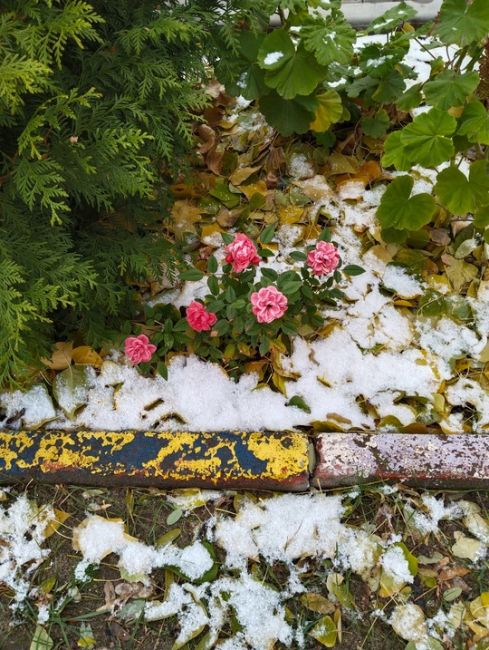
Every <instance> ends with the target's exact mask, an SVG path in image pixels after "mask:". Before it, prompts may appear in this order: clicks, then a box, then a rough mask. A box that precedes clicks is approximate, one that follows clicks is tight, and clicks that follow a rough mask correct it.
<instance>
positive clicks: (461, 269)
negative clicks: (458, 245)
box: [441, 255, 478, 291]
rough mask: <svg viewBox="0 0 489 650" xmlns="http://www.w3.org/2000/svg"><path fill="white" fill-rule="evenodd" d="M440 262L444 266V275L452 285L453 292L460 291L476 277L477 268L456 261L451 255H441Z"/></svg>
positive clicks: (461, 261)
mask: <svg viewBox="0 0 489 650" xmlns="http://www.w3.org/2000/svg"><path fill="white" fill-rule="evenodd" d="M441 259H442V262H443V264H444V265H445V273H446V274H447V277H448V279H449V280H450V282H451V283H452V286H453V288H454V289H455V291H460V289H461V288H462V287H463V286H464V284H466V283H467V282H470V281H471V280H473V279H474V278H476V277H477V275H478V270H477V267H476V266H474V265H473V264H469V263H468V262H464V261H463V260H457V259H456V258H455V257H452V256H451V255H442V256H441Z"/></svg>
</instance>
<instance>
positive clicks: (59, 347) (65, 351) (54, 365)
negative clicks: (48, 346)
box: [41, 341, 73, 370]
mask: <svg viewBox="0 0 489 650" xmlns="http://www.w3.org/2000/svg"><path fill="white" fill-rule="evenodd" d="M72 351H73V343H72V342H71V341H69V342H64V341H60V342H58V343H55V344H54V352H53V354H52V355H51V358H50V359H46V357H42V358H41V361H42V363H43V364H44V365H45V366H47V367H48V368H50V369H51V370H65V368H68V367H69V366H71V360H72Z"/></svg>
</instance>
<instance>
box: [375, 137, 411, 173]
mask: <svg viewBox="0 0 489 650" xmlns="http://www.w3.org/2000/svg"><path fill="white" fill-rule="evenodd" d="M401 136H402V131H394V132H393V133H390V134H389V135H388V136H387V138H386V139H385V142H384V155H383V156H382V159H381V162H382V165H383V166H384V167H395V168H396V169H397V170H399V171H401V172H406V171H408V170H409V169H411V166H412V162H413V161H412V158H411V156H409V155H408V154H407V153H406V149H405V147H404V146H403V145H402V143H401Z"/></svg>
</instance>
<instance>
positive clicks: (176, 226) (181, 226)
mask: <svg viewBox="0 0 489 650" xmlns="http://www.w3.org/2000/svg"><path fill="white" fill-rule="evenodd" d="M171 214H172V227H173V232H174V233H175V235H176V237H178V238H180V237H183V235H184V234H185V233H188V232H193V233H196V232H197V231H196V229H195V224H196V223H198V222H199V221H200V219H201V212H200V208H198V207H197V206H196V205H194V204H193V203H192V202H191V201H188V200H181V201H175V203H174V204H173V207H172V209H171Z"/></svg>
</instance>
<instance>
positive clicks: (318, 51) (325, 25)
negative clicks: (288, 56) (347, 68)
mask: <svg viewBox="0 0 489 650" xmlns="http://www.w3.org/2000/svg"><path fill="white" fill-rule="evenodd" d="M300 36H301V42H302V43H303V44H304V47H305V48H306V50H308V51H309V52H313V53H314V56H315V57H316V59H317V61H318V63H320V64H321V65H329V64H330V63H333V61H334V62H336V63H349V62H350V59H351V55H352V52H353V43H354V41H355V39H356V32H355V30H354V29H353V28H352V27H351V25H350V24H349V23H347V22H346V20H345V21H339V20H338V19H336V20H333V18H332V17H331V16H329V17H328V18H327V19H326V21H324V22H323V21H321V22H318V23H315V24H314V25H304V26H303V27H302V29H301V32H300Z"/></svg>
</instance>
